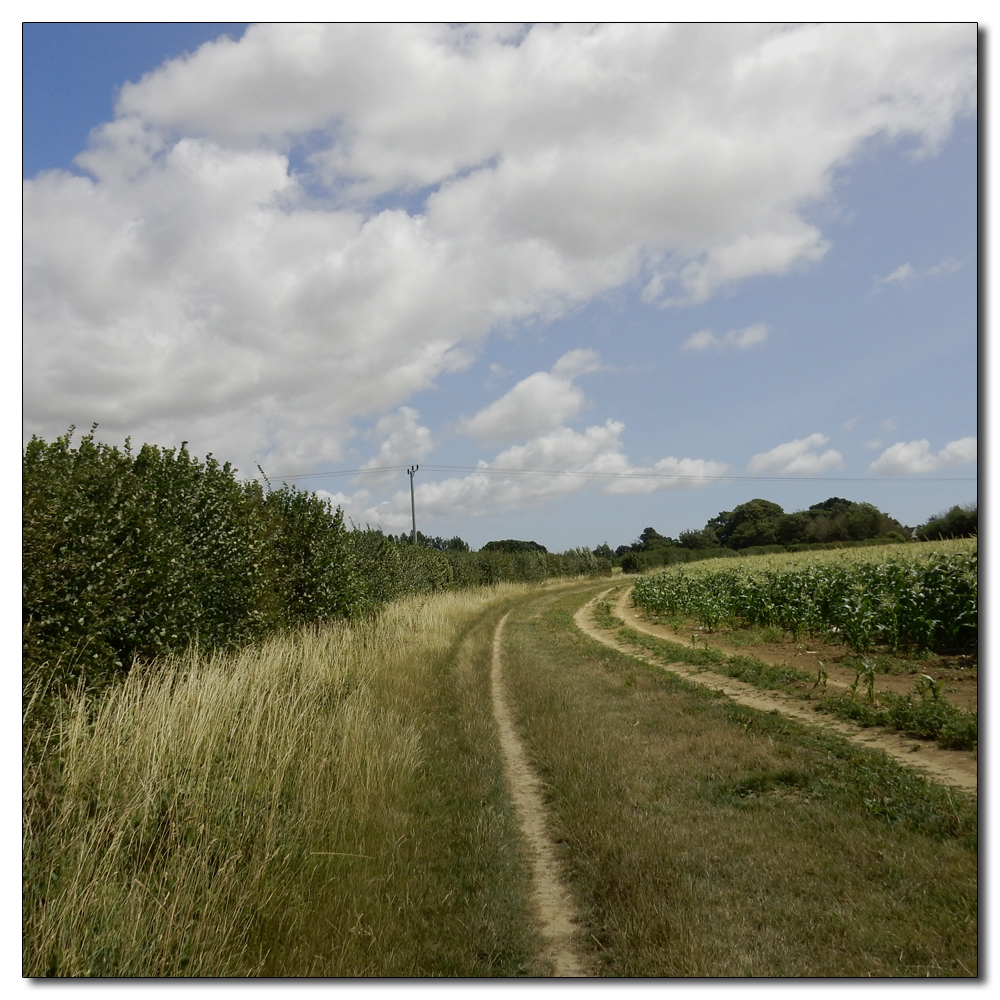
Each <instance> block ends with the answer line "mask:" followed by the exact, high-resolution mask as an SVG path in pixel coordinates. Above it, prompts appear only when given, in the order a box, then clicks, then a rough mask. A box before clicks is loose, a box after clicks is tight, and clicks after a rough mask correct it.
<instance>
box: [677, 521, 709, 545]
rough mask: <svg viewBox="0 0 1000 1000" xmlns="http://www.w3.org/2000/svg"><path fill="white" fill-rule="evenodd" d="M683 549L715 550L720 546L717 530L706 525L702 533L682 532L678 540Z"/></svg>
mask: <svg viewBox="0 0 1000 1000" xmlns="http://www.w3.org/2000/svg"><path fill="white" fill-rule="evenodd" d="M677 544H678V545H679V546H680V547H681V548H682V549H714V548H716V547H717V546H718V544H719V536H718V535H717V534H716V531H715V528H713V527H712V526H711V525H706V526H705V527H704V528H702V529H701V530H700V531H682V532H681V533H680V535H679V536H678V539H677Z"/></svg>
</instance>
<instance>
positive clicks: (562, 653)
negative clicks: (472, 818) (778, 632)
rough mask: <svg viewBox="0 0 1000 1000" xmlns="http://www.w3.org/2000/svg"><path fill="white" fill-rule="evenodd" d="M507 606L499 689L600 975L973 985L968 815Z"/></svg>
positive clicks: (849, 754)
mask: <svg viewBox="0 0 1000 1000" xmlns="http://www.w3.org/2000/svg"><path fill="white" fill-rule="evenodd" d="M581 599H582V597H581V596H576V597H574V596H572V595H566V596H560V595H552V596H551V597H549V598H547V599H546V600H545V601H539V602H535V605H534V607H528V606H521V607H519V608H516V609H515V611H514V613H513V614H512V616H511V620H510V623H509V626H508V631H507V633H506V635H507V640H506V650H507V657H508V660H507V663H508V678H509V680H508V683H509V686H510V690H511V695H512V698H513V701H514V704H515V714H516V715H517V716H518V719H519V724H520V726H521V728H522V731H523V735H524V738H525V739H526V742H527V745H528V750H529V753H530V755H531V756H532V758H533V759H534V761H535V763H536V766H537V767H538V768H539V770H540V771H541V774H542V777H543V781H544V783H545V787H546V789H547V793H548V799H549V806H550V808H551V810H552V813H553V825H554V829H555V834H556V836H557V837H558V839H559V841H560V849H561V851H562V859H563V864H564V865H565V867H566V869H567V871H568V872H569V875H570V879H571V884H572V887H573V889H574V892H575V893H576V895H577V898H578V900H579V901H580V904H581V907H582V910H583V914H584V920H585V921H586V922H587V925H588V935H589V936H587V937H586V938H585V944H586V945H588V946H589V947H590V950H591V954H592V957H593V959H594V961H595V962H596V963H597V964H598V967H599V969H600V973H601V974H602V975H606V976H623V977H627V976H681V977H687V976H705V977H718V976H767V977H774V976H815V977H839V976H869V975H871V976H914V977H923V976H925V975H930V976H974V975H976V970H977V931H976V914H977V910H976V906H977V903H976V885H977V872H976V853H975V851H976V805H975V802H974V801H973V800H972V799H971V798H970V797H968V796H965V795H962V794H961V793H957V792H952V791H948V790H946V789H944V788H942V787H940V786H937V785H934V784H932V783H930V782H927V781H926V780H924V779H923V778H920V777H916V776H914V775H913V774H911V773H909V772H907V771H906V770H905V769H904V768H902V767H900V766H898V765H897V764H896V763H895V762H893V761H891V760H890V759H888V758H887V757H885V756H884V755H882V754H880V753H878V752H875V751H870V750H867V749H864V748H858V747H855V746H853V745H852V744H850V743H849V742H847V741H845V740H842V739H840V738H839V737H836V736H830V735H825V734H823V733H821V732H819V731H817V730H814V729H813V728H812V727H805V726H801V725H799V724H797V723H795V722H792V721H790V720H788V719H785V718H783V717H781V716H779V715H777V714H776V713H773V714H772V713H764V712H759V711H756V710H753V709H749V708H744V707H741V706H738V705H734V704H733V703H732V702H730V701H729V700H728V699H725V698H722V697H720V696H718V695H717V694H715V693H713V692H711V691H708V690H707V689H704V688H702V687H701V686H699V685H695V684H692V683H691V682H687V681H684V680H682V679H680V678H678V677H677V676H676V675H673V674H670V673H668V672H665V671H662V670H659V669H657V668H655V667H651V666H648V665H646V664H643V663H642V662H640V661H638V660H636V659H634V658H632V657H629V656H626V655H624V654H620V653H617V652H615V651H613V650H610V649H608V648H607V647H605V646H603V645H601V644H599V643H597V642H595V641H593V640H591V639H589V638H588V637H586V636H583V635H582V634H580V633H579V631H577V630H576V629H575V628H574V626H573V623H572V613H573V611H574V610H575V608H576V607H577V606H578V605H579V603H580V601H581Z"/></svg>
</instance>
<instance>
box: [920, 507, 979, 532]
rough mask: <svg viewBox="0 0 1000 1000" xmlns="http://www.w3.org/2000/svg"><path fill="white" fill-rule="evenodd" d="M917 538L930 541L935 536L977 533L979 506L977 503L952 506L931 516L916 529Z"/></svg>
mask: <svg viewBox="0 0 1000 1000" xmlns="http://www.w3.org/2000/svg"><path fill="white" fill-rule="evenodd" d="M916 532H917V538H919V539H921V540H923V541H932V540H934V539H936V538H969V537H971V536H972V535H978V534H979V507H978V505H977V504H974V503H971V504H966V505H965V506H964V507H959V506H957V505H956V506H954V507H952V508H951V509H950V510H948V511H941V513H939V514H937V515H935V516H934V517H932V518H931V519H930V520H929V521H928V522H927V523H926V524H924V525H921V526H920V527H919V528H917V529H916Z"/></svg>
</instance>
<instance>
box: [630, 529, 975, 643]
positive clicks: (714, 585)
mask: <svg viewBox="0 0 1000 1000" xmlns="http://www.w3.org/2000/svg"><path fill="white" fill-rule="evenodd" d="M734 562H735V560H726V562H725V564H724V565H719V563H717V562H704V563H695V564H693V565H685V566H683V567H679V568H676V569H669V570H667V571H665V572H663V573H657V574H655V575H651V576H647V577H643V578H641V579H640V580H638V581H637V583H636V585H635V589H634V590H633V592H632V602H633V604H634V605H635V606H636V607H637V608H642V609H643V610H645V611H648V612H652V613H654V614H667V615H670V614H672V615H684V616H689V617H691V618H694V619H696V620H697V621H698V623H699V624H700V625H702V626H703V627H705V628H708V629H715V628H718V627H719V626H720V625H727V626H730V627H736V628H739V627H746V626H762V627H768V626H770V627H776V628H780V629H784V630H786V631H788V632H791V633H792V634H793V635H795V636H798V635H800V634H808V635H814V636H821V637H823V638H826V639H829V640H830V641H833V642H840V643H844V644H845V645H847V646H849V647H850V648H851V649H853V650H855V651H856V652H864V651H867V650H870V649H873V648H875V647H877V646H886V647H888V648H890V649H892V650H894V651H898V650H904V649H910V650H913V649H916V650H935V651H939V652H941V651H958V650H969V649H974V648H975V647H976V643H977V640H978V593H979V588H978V545H977V540H976V539H974V538H973V539H961V540H955V541H947V542H923V543H912V544H909V545H905V546H904V545H899V546H895V545H894V546H886V547H885V548H879V549H843V550H832V551H823V552H804V553H789V554H787V555H777V554H775V555H765V556H753V557H750V558H747V559H745V560H740V563H739V564H738V565H736V566H734V565H733V563H734Z"/></svg>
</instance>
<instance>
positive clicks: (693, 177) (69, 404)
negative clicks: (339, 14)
mask: <svg viewBox="0 0 1000 1000" xmlns="http://www.w3.org/2000/svg"><path fill="white" fill-rule="evenodd" d="M975 67H976V31H975V26H974V25H972V24H967V25H958V26H948V25H935V24H930V25H903V24H897V25H827V26H816V25H805V26H795V27H780V26H773V25H768V26H751V25H733V26H721V25H680V26H676V25H675V26H671V25H649V24H641V25H607V26H590V25H587V26H582V25H558V26H551V25H538V26H534V27H531V28H510V27H501V28H491V27H480V26H474V27H468V26H465V27H453V26H433V25H384V24H373V25H362V24H359V25H345V24H334V25H319V26H314V25H300V24H292V25H287V24H286V25H280V24H271V25H260V26H255V27H252V28H250V29H249V30H248V31H247V32H246V34H245V36H244V37H243V39H241V40H240V41H239V42H231V41H228V40H221V41H219V42H215V43H211V44H208V45H205V46H203V47H202V48H201V49H199V50H198V52H196V53H195V54H194V55H192V56H190V57H188V58H184V59H178V60H174V61H171V62H169V63H167V64H165V65H164V66H163V67H162V68H161V69H159V70H158V71H156V72H154V73H152V74H149V75H148V76H146V77H145V78H143V79H142V80H141V81H139V82H138V83H136V84H132V85H127V86H125V87H124V88H123V90H122V93H121V97H120V101H119V105H118V110H117V115H116V118H115V120H114V121H113V122H111V123H109V124H108V125H107V126H105V127H104V128H102V129H100V130H98V131H97V132H96V133H95V134H94V136H93V141H92V144H91V148H90V149H89V150H88V151H87V152H86V153H85V154H84V155H82V156H81V157H80V158H79V161H78V162H79V163H80V165H81V166H82V167H83V168H84V169H85V170H86V171H88V173H89V176H86V177H79V176H71V175H70V174H68V173H65V172H59V171H56V172H50V173H46V174H43V175H40V176H39V177H37V178H35V179H33V180H29V181H26V182H25V201H24V229H25V383H24V384H25V422H26V429H27V430H28V432H31V431H37V432H40V433H43V434H45V435H47V436H51V435H53V434H55V433H59V432H60V431H62V430H63V429H65V427H66V426H67V425H68V424H69V423H70V422H74V423H77V424H83V425H86V424H88V423H89V422H90V421H92V420H98V421H100V422H101V423H102V424H103V426H104V429H105V430H106V431H109V432H112V433H122V434H124V433H131V434H133V436H135V437H136V438H137V439H138V438H145V439H150V440H158V441H161V442H164V443H168V442H171V441H178V440H180V439H182V438H185V439H187V440H189V441H191V442H192V447H193V448H195V449H196V450H198V451H201V452H204V451H205V450H208V449H209V448H211V449H213V450H215V451H216V452H217V453H218V454H220V456H225V457H227V458H233V459H234V460H235V461H236V462H237V464H240V465H241V466H242V467H244V468H247V467H248V466H249V465H250V464H252V461H254V460H258V459H261V460H263V459H265V458H266V460H267V462H268V464H270V465H272V466H273V465H280V466H282V468H283V469H284V470H286V471H289V472H292V471H296V470H298V469H303V470H305V469H309V468H315V467H316V466H317V465H319V464H322V463H327V462H330V461H334V460H339V459H341V458H342V457H343V455H344V447H345V443H346V442H347V441H348V440H349V439H350V438H351V437H352V435H353V434H354V433H355V430H354V427H355V420H356V419H357V418H359V417H375V418H378V417H381V416H383V415H385V414H386V413H389V412H391V411H394V410H396V409H397V408H398V407H399V406H401V405H405V404H406V403H407V402H408V401H409V400H410V398H411V397H412V396H413V394H414V393H416V392H418V391H420V390H423V389H425V388H427V387H428V386H431V385H433V384H434V380H435V379H436V378H438V377H439V376H440V375H441V374H442V373H444V372H448V371H456V370H459V369H461V368H462V366H463V365H465V364H467V363H468V361H469V359H470V357H471V356H472V354H471V352H474V351H475V350H476V345H477V344H478V342H479V341H480V340H481V339H482V337H484V336H485V335H486V334H487V333H488V332H489V331H490V330H491V329H493V328H494V327H496V326H497V325H503V324H509V323H512V322H517V321H519V320H523V319H530V318H542V319H547V318H552V317H555V316H559V315H561V314H563V313H564V312H565V311H566V310H567V309H569V308H572V307H575V306H577V305H579V304H580V303H583V302H585V301H587V300H589V299H590V298H592V297H593V296H595V295H597V294H600V293H602V292H605V291H607V290H609V289H612V288H615V287H617V286H620V285H622V284H624V283H628V282H640V283H641V284H642V285H643V286H644V288H645V294H646V295H647V297H649V298H651V299H654V300H658V301H661V302H669V301H698V300H702V299H704V298H706V297H707V296H710V295H711V294H713V293H714V292H715V291H716V290H717V289H719V288H720V287H722V286H724V285H726V284H728V283H731V282H734V281H739V280H741V279H744V278H747V277H750V276H754V275H762V274H782V273H784V272H786V271H788V270H789V269H790V268H793V267H796V266H800V265H807V264H809V263H810V262H814V261H817V260H819V259H820V258H821V257H822V255H823V253H824V252H825V248H826V243H825V241H824V239H823V236H822V234H821V233H820V231H819V230H818V229H817V228H816V226H815V225H814V224H812V223H810V222H807V221H806V220H805V218H804V215H803V211H804V209H805V208H806V207H808V206H809V205H810V204H811V203H813V202H814V201H815V199H817V198H820V197H822V196H824V195H825V194H826V193H827V192H828V191H829V188H830V184H831V178H832V174H833V171H834V170H835V168H836V167H837V166H838V165H841V164H843V163H845V162H847V161H848V160H849V159H850V157H851V156H852V155H854V154H855V153H856V152H857V151H858V150H859V149H860V148H861V146H862V145H863V144H864V143H865V142H866V141H867V140H869V139H871V138H872V137H874V136H878V135H883V136H886V137H889V138H893V137H896V136H899V135H902V134H904V133H906V134H911V135H914V136H916V137H917V138H918V140H920V141H921V142H922V143H924V144H925V145H926V146H928V147H933V145H934V144H935V143H938V142H940V141H941V140H942V139H943V138H944V136H945V135H946V133H947V131H948V129H949V127H950V125H951V123H952V122H953V120H954V118H955V116H956V115H958V114H961V113H964V112H966V111H971V110H972V109H973V108H974V102H975V72H976V70H975ZM552 374H553V376H555V375H556V373H552ZM574 399H575V396H574V395H573V393H572V392H569V393H568V395H567V398H566V399H565V400H564V401H563V405H562V408H563V410H564V411H565V412H566V413H569V412H571V410H572V405H573V402H574ZM483 421H484V423H485V422H486V418H485V417H484V418H483Z"/></svg>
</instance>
